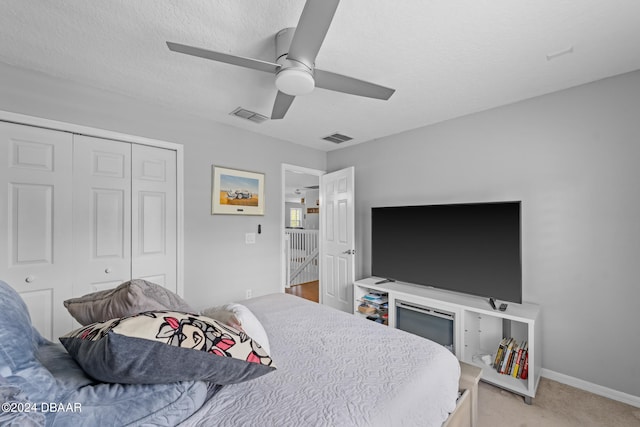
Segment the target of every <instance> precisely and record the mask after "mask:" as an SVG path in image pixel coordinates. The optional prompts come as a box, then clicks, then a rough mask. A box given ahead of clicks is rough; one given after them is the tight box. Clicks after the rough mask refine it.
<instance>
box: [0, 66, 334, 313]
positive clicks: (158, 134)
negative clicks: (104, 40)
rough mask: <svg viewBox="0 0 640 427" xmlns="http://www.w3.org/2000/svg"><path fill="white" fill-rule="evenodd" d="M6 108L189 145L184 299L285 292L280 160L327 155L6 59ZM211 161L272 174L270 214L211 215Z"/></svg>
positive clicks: (315, 165)
mask: <svg viewBox="0 0 640 427" xmlns="http://www.w3.org/2000/svg"><path fill="white" fill-rule="evenodd" d="M0 110H5V111H11V112H15V113H21V114H27V115H32V116H36V117H44V118H47V119H52V120H59V121H64V122H70V123H75V124H80V125H85V126H93V127H96V128H101V129H107V130H112V131H117V132H122V133H126V134H131V135H138V136H144V137H148V138H155V139H161V140H165V141H170V142H175V143H179V144H183V145H184V157H185V174H184V190H185V192H184V212H185V215H184V223H185V224H184V231H185V236H184V242H185V243H184V245H185V265H184V267H185V298H186V299H187V300H188V301H189V302H190V303H191V304H192V305H193V306H194V307H196V308H204V307H205V306H211V305H217V304H223V303H226V302H229V301H232V300H240V299H244V297H245V290H246V289H249V288H250V289H252V290H253V295H254V296H258V295H262V294H266V293H271V292H279V291H281V285H280V272H281V268H280V227H281V209H282V206H281V197H282V196H281V187H282V183H281V174H282V172H281V164H282V163H288V164H293V165H298V166H304V167H308V168H312V169H320V170H324V169H325V166H326V154H325V153H324V152H322V151H317V150H313V149H309V148H306V147H302V146H300V145H296V144H291V143H288V142H284V141H280V140H276V139H273V138H268V137H264V136H260V135H258V134H255V133H252V132H246V131H242V130H239V129H236V128H232V127H230V126H224V125H218V124H215V123H213V122H210V121H206V120H204V119H198V118H195V117H192V116H187V115H184V114H181V113H180V112H176V111H171V110H168V109H165V108H161V107H157V106H150V105H146V104H144V103H141V102H138V101H136V100H134V99H131V98H128V97H126V96H122V95H118V94H114V93H109V92H105V91H99V90H95V89H92V88H88V87H81V86H78V85H75V84H73V83H71V82H68V81H63V80H59V79H54V78H50V77H47V76H45V75H43V74H39V73H34V72H29V71H24V70H19V69H16V68H13V67H10V66H7V65H4V64H2V63H0ZM256 126H258V125H256ZM249 153H250V155H248V154H249ZM212 165H220V166H225V167H231V168H239V169H243V170H250V171H256V172H263V173H265V208H266V213H265V215H264V216H232V215H211V166H212ZM258 224H261V225H262V234H260V235H257V238H256V244H254V245H246V244H245V233H249V232H254V233H255V232H257V227H258Z"/></svg>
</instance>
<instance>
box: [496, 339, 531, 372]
mask: <svg viewBox="0 0 640 427" xmlns="http://www.w3.org/2000/svg"><path fill="white" fill-rule="evenodd" d="M528 349H529V344H528V342H527V340H523V341H521V342H520V343H518V341H517V340H516V339H515V338H506V337H505V338H502V340H501V341H500V344H499V345H498V350H497V351H496V356H495V358H494V361H493V367H494V368H495V370H496V372H498V373H499V374H503V375H509V376H511V377H513V378H521V379H526V378H527V375H528V353H529V351H528ZM525 365H527V369H525Z"/></svg>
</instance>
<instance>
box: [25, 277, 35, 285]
mask: <svg viewBox="0 0 640 427" xmlns="http://www.w3.org/2000/svg"><path fill="white" fill-rule="evenodd" d="M34 280H35V277H33V276H27V277H26V278H25V279H24V281H25V282H27V283H31V282H33V281H34Z"/></svg>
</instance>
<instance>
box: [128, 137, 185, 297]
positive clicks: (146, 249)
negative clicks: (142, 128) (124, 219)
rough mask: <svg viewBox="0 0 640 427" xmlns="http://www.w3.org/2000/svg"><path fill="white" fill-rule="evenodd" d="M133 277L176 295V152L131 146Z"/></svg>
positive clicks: (143, 146)
mask: <svg viewBox="0 0 640 427" xmlns="http://www.w3.org/2000/svg"><path fill="white" fill-rule="evenodd" d="M131 158H132V175H133V176H132V182H131V185H132V199H131V204H132V206H131V209H132V224H131V228H132V232H131V239H132V242H131V256H132V264H131V269H132V271H131V274H132V277H133V278H139V279H145V280H148V281H150V282H153V283H157V284H158V285H161V286H164V287H166V288H167V289H169V290H171V291H173V292H176V290H177V289H176V288H177V276H176V268H177V259H176V244H177V234H176V233H177V228H176V227H177V200H176V190H177V187H176V186H177V183H176V152H175V151H173V150H166V149H162V148H156V147H149V146H145V145H137V144H134V145H133V146H132V156H131Z"/></svg>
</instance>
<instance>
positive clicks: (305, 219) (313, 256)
mask: <svg viewBox="0 0 640 427" xmlns="http://www.w3.org/2000/svg"><path fill="white" fill-rule="evenodd" d="M324 173H325V172H324V171H321V170H317V169H310V168H305V167H301V166H295V165H289V164H283V165H282V217H281V222H280V224H281V228H282V232H281V237H282V239H281V242H282V243H281V246H282V248H281V254H282V256H281V265H282V271H281V283H282V288H283V290H284V292H286V293H290V294H293V295H297V296H300V297H302V298H305V299H309V300H311V301H315V302H320V294H321V293H320V288H321V283H320V274H319V272H320V257H319V248H318V241H319V240H318V236H319V230H320V215H319V209H320V190H319V188H320V177H321V176H322V175H324Z"/></svg>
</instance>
